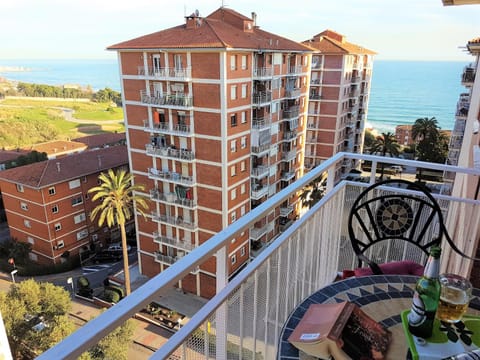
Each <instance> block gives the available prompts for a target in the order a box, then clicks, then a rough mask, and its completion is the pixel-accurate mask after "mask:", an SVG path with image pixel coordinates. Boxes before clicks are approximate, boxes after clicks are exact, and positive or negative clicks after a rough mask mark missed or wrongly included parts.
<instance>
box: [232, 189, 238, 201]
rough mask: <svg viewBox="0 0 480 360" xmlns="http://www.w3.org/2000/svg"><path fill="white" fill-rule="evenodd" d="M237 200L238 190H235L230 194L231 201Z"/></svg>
mask: <svg viewBox="0 0 480 360" xmlns="http://www.w3.org/2000/svg"><path fill="white" fill-rule="evenodd" d="M236 198H237V189H233V190H232V192H231V193H230V199H231V200H235V199H236Z"/></svg>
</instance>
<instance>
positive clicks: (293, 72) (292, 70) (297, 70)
mask: <svg viewBox="0 0 480 360" xmlns="http://www.w3.org/2000/svg"><path fill="white" fill-rule="evenodd" d="M301 73H302V66H301V65H294V66H289V67H288V69H287V75H290V76H297V75H300V74H301Z"/></svg>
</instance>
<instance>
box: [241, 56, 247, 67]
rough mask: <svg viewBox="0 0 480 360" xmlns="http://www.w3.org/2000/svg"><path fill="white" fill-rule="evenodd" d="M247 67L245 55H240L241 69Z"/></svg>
mask: <svg viewBox="0 0 480 360" xmlns="http://www.w3.org/2000/svg"><path fill="white" fill-rule="evenodd" d="M246 69H247V55H242V70H246Z"/></svg>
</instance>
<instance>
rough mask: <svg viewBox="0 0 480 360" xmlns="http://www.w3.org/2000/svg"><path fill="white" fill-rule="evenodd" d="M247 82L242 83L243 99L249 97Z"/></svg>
mask: <svg viewBox="0 0 480 360" xmlns="http://www.w3.org/2000/svg"><path fill="white" fill-rule="evenodd" d="M247 86H248V85H247V84H242V99H245V98H246V97H247Z"/></svg>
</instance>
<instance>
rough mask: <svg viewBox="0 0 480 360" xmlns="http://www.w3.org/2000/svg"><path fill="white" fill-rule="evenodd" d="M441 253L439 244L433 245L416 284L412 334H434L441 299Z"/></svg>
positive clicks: (409, 321) (411, 316) (411, 325)
mask: <svg viewBox="0 0 480 360" xmlns="http://www.w3.org/2000/svg"><path fill="white" fill-rule="evenodd" d="M440 253H441V249H440V247H438V246H432V248H431V249H430V256H429V257H428V260H427V265H425V270H424V272H423V276H422V277H420V279H419V280H418V281H417V284H416V285H415V293H414V294H413V301H412V308H411V310H410V313H409V314H408V329H409V331H410V333H411V334H412V335H415V336H417V337H421V338H424V339H426V338H429V337H430V336H432V331H433V322H434V320H435V313H436V312H437V307H438V301H439V299H440V282H439V281H438V275H439V271H440Z"/></svg>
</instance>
